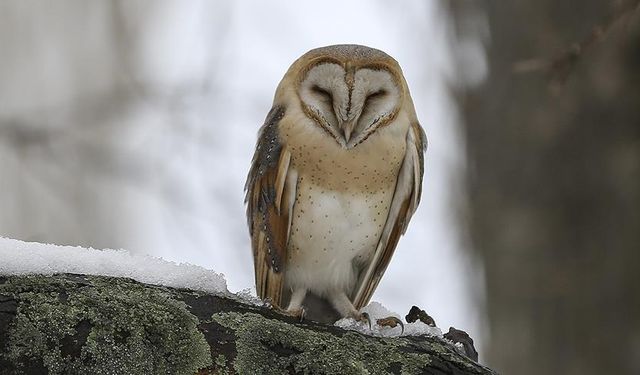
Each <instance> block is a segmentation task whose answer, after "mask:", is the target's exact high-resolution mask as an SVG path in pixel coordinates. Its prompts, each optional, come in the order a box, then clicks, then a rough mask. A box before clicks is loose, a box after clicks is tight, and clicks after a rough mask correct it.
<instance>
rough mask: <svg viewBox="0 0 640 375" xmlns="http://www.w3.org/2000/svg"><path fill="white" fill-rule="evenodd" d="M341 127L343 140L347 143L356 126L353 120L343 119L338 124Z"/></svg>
mask: <svg viewBox="0 0 640 375" xmlns="http://www.w3.org/2000/svg"><path fill="white" fill-rule="evenodd" d="M340 127H341V128H342V134H343V135H344V140H345V141H346V142H347V143H349V140H350V139H351V134H352V133H353V129H354V128H355V127H356V122H355V121H353V120H352V121H345V122H343V123H342V125H341V126H340Z"/></svg>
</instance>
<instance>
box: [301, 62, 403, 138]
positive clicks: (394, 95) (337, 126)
mask: <svg viewBox="0 0 640 375" xmlns="http://www.w3.org/2000/svg"><path fill="white" fill-rule="evenodd" d="M299 90H300V91H299V96H300V99H301V100H302V102H303V104H304V105H305V106H306V109H307V113H308V114H309V115H310V117H311V118H312V119H313V120H314V121H315V122H316V123H317V124H318V125H320V126H321V127H323V128H324V129H325V130H326V131H328V132H329V133H330V134H331V135H332V136H333V138H335V139H336V141H337V142H338V143H339V144H340V145H342V146H343V147H346V148H351V147H354V146H356V145H358V144H359V143H360V142H362V141H364V140H365V139H366V138H367V137H368V136H369V135H371V134H372V133H373V132H374V131H375V130H376V129H377V128H378V127H379V126H381V125H382V124H384V123H386V122H388V121H389V120H390V119H391V118H392V117H393V116H394V114H395V113H396V112H397V111H398V107H399V103H400V90H399V88H398V86H397V83H396V81H395V80H394V77H393V76H392V75H391V73H390V72H388V71H387V70H385V69H372V68H371V69H370V68H360V69H357V70H348V71H345V69H344V68H343V67H342V66H341V65H338V64H335V63H321V64H318V65H316V66H314V67H313V68H311V69H310V70H309V71H308V72H307V74H306V76H305V78H304V79H303V81H302V83H301V84H300V88H299Z"/></svg>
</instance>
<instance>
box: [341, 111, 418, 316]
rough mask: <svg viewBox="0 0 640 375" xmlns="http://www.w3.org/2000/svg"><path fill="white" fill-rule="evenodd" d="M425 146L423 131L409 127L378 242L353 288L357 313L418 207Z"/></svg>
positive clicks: (377, 280) (364, 303) (370, 294)
mask: <svg viewBox="0 0 640 375" xmlns="http://www.w3.org/2000/svg"><path fill="white" fill-rule="evenodd" d="M426 147H427V137H426V136H425V134H424V131H423V130H422V128H421V127H420V125H419V124H418V123H414V124H412V125H411V127H410V128H409V131H408V133H407V151H406V154H405V156H404V161H403V163H402V166H401V167H400V172H399V173H398V181H397V182H396V189H395V192H394V195H393V199H392V201H391V206H390V209H389V215H388V216H387V221H386V223H385V226H384V229H383V231H382V235H381V236H380V241H379V242H378V246H377V247H376V252H375V254H374V256H373V259H372V261H371V263H370V264H369V265H367V266H366V267H365V269H364V270H363V271H362V273H361V274H360V277H359V278H358V283H357V284H356V287H355V288H354V294H353V296H352V297H353V305H354V306H355V308H356V309H358V310H360V309H361V308H362V307H363V306H365V305H366V304H367V303H369V300H370V299H371V296H372V295H373V292H374V290H375V289H376V287H377V286H378V283H379V282H380V279H381V278H382V274H383V273H384V271H385V270H386V269H387V266H388V265H389V261H390V260H391V256H392V255H393V252H394V250H395V248H396V245H397V244H398V240H399V239H400V236H401V235H402V234H404V232H405V230H406V229H407V225H408V224H409V220H410V219H411V216H412V215H413V213H414V212H415V211H416V208H417V207H418V203H419V202H420V195H421V194H422V175H423V173H424V151H425V150H426Z"/></svg>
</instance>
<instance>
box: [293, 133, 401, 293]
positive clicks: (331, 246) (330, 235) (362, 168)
mask: <svg viewBox="0 0 640 375" xmlns="http://www.w3.org/2000/svg"><path fill="white" fill-rule="evenodd" d="M301 129H302V130H301ZM385 131H386V129H380V131H379V132H378V133H377V134H374V135H372V136H371V137H370V138H369V139H368V140H367V141H366V142H364V143H362V144H360V145H358V146H357V147H355V148H351V149H345V148H342V147H341V146H340V145H339V144H338V143H337V142H335V141H334V140H333V139H330V141H328V139H327V137H326V135H324V134H322V133H321V132H322V130H321V129H318V128H311V129H310V128H304V127H300V128H298V129H295V130H294V129H291V130H290V131H288V130H287V128H286V127H285V128H284V134H282V133H281V134H282V135H283V136H284V137H285V142H286V144H287V148H288V150H289V151H290V152H291V165H290V168H292V169H293V170H295V171H296V172H297V176H298V177H297V178H298V180H297V189H296V200H295V204H294V208H293V218H292V224H291V232H290V238H289V244H288V259H287V266H286V267H287V276H286V283H287V284H288V285H289V286H290V287H293V286H305V287H306V288H308V289H309V290H311V291H314V292H315V293H316V294H319V295H324V294H326V293H328V292H329V291H330V290H331V289H340V290H344V291H347V292H350V291H351V289H352V288H353V286H354V283H355V278H356V277H357V272H356V271H355V270H354V264H356V265H358V264H360V265H362V264H366V263H367V262H368V261H369V259H370V258H371V256H372V255H373V253H374V251H375V248H376V246H377V244H378V240H379V238H380V235H381V233H382V230H383V228H384V224H385V222H386V219H387V215H388V211H389V207H390V205H391V200H392V198H393V194H394V191H395V186H396V180H397V176H398V172H399V169H400V166H401V164H402V160H403V157H404V154H405V147H406V145H405V141H404V140H405V138H406V136H405V135H403V134H401V133H400V134H397V135H398V136H393V135H395V134H392V133H387V134H384V132H385ZM381 135H383V136H381ZM389 135H392V136H391V137H390V136H389ZM319 138H322V139H321V141H319Z"/></svg>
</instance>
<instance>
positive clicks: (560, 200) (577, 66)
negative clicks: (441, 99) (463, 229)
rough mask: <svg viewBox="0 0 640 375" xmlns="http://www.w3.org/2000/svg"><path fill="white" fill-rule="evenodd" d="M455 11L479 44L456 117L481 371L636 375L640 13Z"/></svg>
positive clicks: (616, 7)
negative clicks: (484, 327) (465, 165)
mask: <svg viewBox="0 0 640 375" xmlns="http://www.w3.org/2000/svg"><path fill="white" fill-rule="evenodd" d="M452 4H453V5H452V7H453V13H454V16H455V17H456V21H457V25H458V30H457V31H458V36H459V37H460V38H461V39H467V43H466V44H462V43H461V44H460V48H465V46H468V45H469V43H468V39H469V38H471V39H476V40H477V38H478V35H484V36H486V38H485V39H484V40H483V41H482V42H484V45H485V46H486V57H487V60H486V63H487V67H488V76H487V77H486V80H485V81H484V82H483V83H482V84H479V85H477V86H474V87H471V88H469V89H468V90H466V91H465V92H462V93H459V94H460V95H459V104H460V108H461V112H462V114H463V117H464V134H465V144H466V145H467V153H468V158H469V175H468V181H469V203H470V207H469V209H470V217H469V220H468V223H469V226H470V232H471V235H472V239H473V243H474V248H475V250H476V251H477V253H478V255H479V257H480V258H481V259H482V260H483V263H484V267H485V275H486V286H487V294H486V296H487V297H486V298H487V308H488V309H487V312H488V318H489V319H488V320H489V324H490V334H489V337H490V342H489V344H490V345H489V348H488V353H487V354H488V355H487V358H488V363H489V364H490V365H491V366H493V367H495V368H496V369H498V370H499V371H501V372H504V373H508V374H522V375H529V374H531V375H533V374H565V375H573V374H575V375H577V374H580V375H586V374H638V373H640V360H639V359H638V358H640V282H639V280H640V279H639V278H638V265H640V251H638V250H639V246H640V230H639V229H640V147H639V146H640V1H638V0H621V1H595V0H589V1H581V2H562V1H554V0H540V1H528V2H527V1H507V2H491V1H482V2H469V1H455V2H453V3H452ZM479 20H480V21H479ZM484 20H486V23H484V22H481V21H484ZM478 26H479V27H478ZM485 26H488V29H489V30H488V31H489V34H490V35H487V30H486V28H485ZM474 27H478V28H479V29H480V30H478V29H473V28H474ZM459 56H461V57H464V56H469V54H468V53H467V54H465V53H461V54H459ZM459 62H460V63H461V64H462V65H464V64H465V61H462V60H460V61H459ZM466 63H467V64H468V62H466ZM477 63H478V64H479V62H477Z"/></svg>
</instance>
